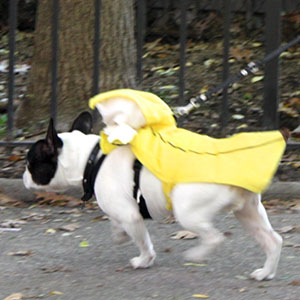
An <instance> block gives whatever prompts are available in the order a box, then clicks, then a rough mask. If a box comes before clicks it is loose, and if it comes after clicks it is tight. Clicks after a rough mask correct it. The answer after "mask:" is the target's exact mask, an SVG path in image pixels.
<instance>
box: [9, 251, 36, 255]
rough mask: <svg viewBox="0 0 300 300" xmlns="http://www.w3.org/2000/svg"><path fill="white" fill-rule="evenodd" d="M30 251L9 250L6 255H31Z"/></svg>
mask: <svg viewBox="0 0 300 300" xmlns="http://www.w3.org/2000/svg"><path fill="white" fill-rule="evenodd" d="M31 254H32V252H31V251H29V250H20V251H16V252H9V253H8V254H7V255H8V256H29V255H31Z"/></svg>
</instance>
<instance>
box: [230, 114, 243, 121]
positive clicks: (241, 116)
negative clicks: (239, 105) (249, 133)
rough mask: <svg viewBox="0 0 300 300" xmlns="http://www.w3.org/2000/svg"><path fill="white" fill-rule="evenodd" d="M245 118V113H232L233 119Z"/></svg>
mask: <svg viewBox="0 0 300 300" xmlns="http://www.w3.org/2000/svg"><path fill="white" fill-rule="evenodd" d="M244 118H245V116H244V115H240V114H234V115H232V119H234V120H242V119H244Z"/></svg>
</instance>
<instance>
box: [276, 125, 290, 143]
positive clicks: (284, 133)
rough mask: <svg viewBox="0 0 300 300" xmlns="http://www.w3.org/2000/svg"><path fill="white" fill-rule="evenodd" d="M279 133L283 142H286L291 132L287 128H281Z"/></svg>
mask: <svg viewBox="0 0 300 300" xmlns="http://www.w3.org/2000/svg"><path fill="white" fill-rule="evenodd" d="M279 131H280V133H281V134H282V136H283V138H284V140H285V141H286V142H287V140H288V139H289V137H290V135H291V132H290V131H289V130H288V129H287V128H282V129H280V130H279Z"/></svg>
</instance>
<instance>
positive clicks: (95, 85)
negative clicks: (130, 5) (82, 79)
mask: <svg viewBox="0 0 300 300" xmlns="http://www.w3.org/2000/svg"><path fill="white" fill-rule="evenodd" d="M94 9H95V21H94V45H93V48H94V50H93V51H94V56H93V88H92V96H94V95H96V94H98V93H99V79H100V61H99V55H100V46H101V45H100V25H101V0H95V3H94Z"/></svg>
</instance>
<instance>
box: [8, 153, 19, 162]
mask: <svg viewBox="0 0 300 300" xmlns="http://www.w3.org/2000/svg"><path fill="white" fill-rule="evenodd" d="M8 160H9V161H19V160H22V157H21V156H20V155H17V154H13V155H11V156H10V157H8Z"/></svg>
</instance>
